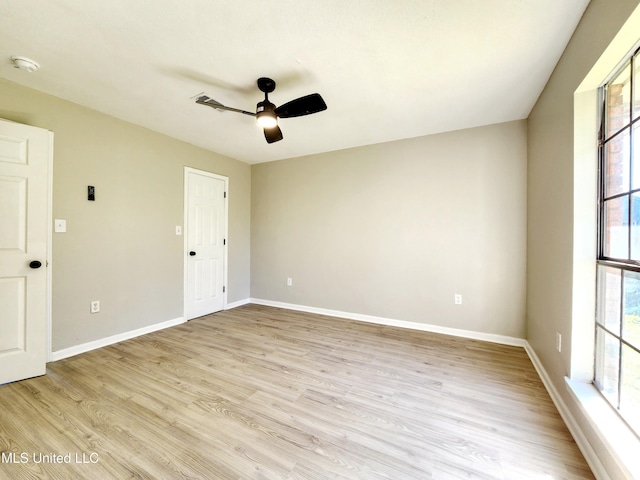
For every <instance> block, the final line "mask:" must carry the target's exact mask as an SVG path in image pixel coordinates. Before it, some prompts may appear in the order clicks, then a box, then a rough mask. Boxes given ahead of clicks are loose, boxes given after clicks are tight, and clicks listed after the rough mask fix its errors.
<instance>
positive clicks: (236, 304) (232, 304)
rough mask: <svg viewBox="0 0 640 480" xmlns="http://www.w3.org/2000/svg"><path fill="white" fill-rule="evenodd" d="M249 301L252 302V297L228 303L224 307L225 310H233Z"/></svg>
mask: <svg viewBox="0 0 640 480" xmlns="http://www.w3.org/2000/svg"><path fill="white" fill-rule="evenodd" d="M248 303H251V299H250V298H245V299H242V300H238V301H237V302H231V303H227V305H226V306H225V307H224V309H225V310H231V309H232V308H237V307H241V306H243V305H247V304H248Z"/></svg>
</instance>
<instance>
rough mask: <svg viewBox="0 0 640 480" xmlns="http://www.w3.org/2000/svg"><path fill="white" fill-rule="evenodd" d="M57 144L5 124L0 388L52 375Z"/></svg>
mask: <svg viewBox="0 0 640 480" xmlns="http://www.w3.org/2000/svg"><path fill="white" fill-rule="evenodd" d="M51 143H52V136H51V134H50V132H48V131H47V130H43V129H41V128H35V127H30V126H27V125H21V124H18V123H12V122H8V121H5V120H0V384H2V383H8V382H13V381H16V380H22V379H24V378H29V377H35V376H38V375H44V373H45V370H46V360H47V337H48V332H47V326H48V325H47V309H48V307H47V299H48V291H47V290H48V281H47V266H48V265H47V263H48V262H47V258H48V252H47V249H48V238H49V232H48V226H49V164H50V155H51Z"/></svg>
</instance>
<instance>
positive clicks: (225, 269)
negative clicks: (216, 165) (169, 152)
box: [182, 166, 229, 321]
mask: <svg viewBox="0 0 640 480" xmlns="http://www.w3.org/2000/svg"><path fill="white" fill-rule="evenodd" d="M190 173H193V174H196V175H203V176H205V177H211V178H215V179H217V180H222V181H223V182H224V191H225V192H226V198H225V200H226V201H225V202H224V221H223V225H224V231H223V235H224V238H225V239H226V245H225V249H224V252H223V255H222V261H223V265H222V282H223V285H224V291H223V293H222V310H226V309H227V293H228V289H227V285H228V284H229V282H228V278H227V274H228V271H229V269H228V267H227V266H228V252H229V248H228V247H229V177H225V176H224V175H218V174H217V173H212V172H207V171H206V170H200V169H197V168H193V167H187V166H185V167H184V212H183V219H182V225H183V228H182V233H183V237H184V241H183V247H182V255H183V257H182V258H183V263H182V270H183V277H184V283H183V291H182V316H183V318H184V319H185V321H186V317H187V315H186V313H187V287H188V282H189V278H188V271H187V261H188V257H187V251H188V249H189V245H188V240H189V238H188V233H189V174H190Z"/></svg>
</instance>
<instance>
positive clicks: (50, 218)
mask: <svg viewBox="0 0 640 480" xmlns="http://www.w3.org/2000/svg"><path fill="white" fill-rule="evenodd" d="M47 172H48V177H49V178H47V189H48V192H47V263H46V266H47V299H46V307H45V308H46V316H47V319H46V322H47V333H46V336H47V338H46V343H47V353H46V361H47V363H49V362H52V361H53V316H52V305H53V296H52V288H53V273H52V272H53V132H51V131H49V159H48V165H47Z"/></svg>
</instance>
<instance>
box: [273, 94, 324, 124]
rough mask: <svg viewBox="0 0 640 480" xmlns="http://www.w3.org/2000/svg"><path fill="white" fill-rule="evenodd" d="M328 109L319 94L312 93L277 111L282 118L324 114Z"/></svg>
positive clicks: (286, 104) (284, 105)
mask: <svg viewBox="0 0 640 480" xmlns="http://www.w3.org/2000/svg"><path fill="white" fill-rule="evenodd" d="M326 109H327V104H326V103H324V100H323V99H322V97H321V96H320V94H319V93H312V94H311V95H306V96H304V97H300V98H296V99H295V100H291V101H290V102H287V103H285V104H283V105H280V106H279V107H278V108H276V109H275V113H276V115H277V116H278V117H280V118H290V117H302V116H303V115H310V114H312V113H317V112H322V111H323V110H326Z"/></svg>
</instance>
